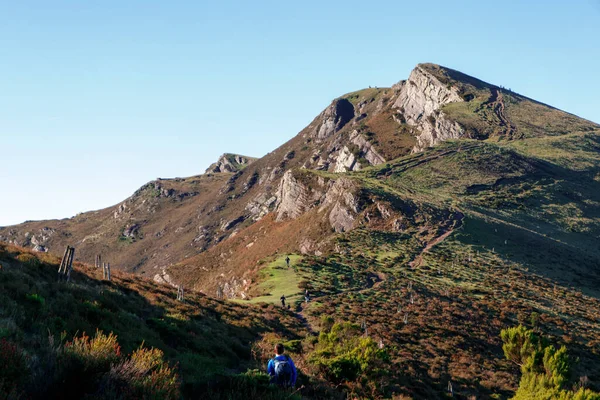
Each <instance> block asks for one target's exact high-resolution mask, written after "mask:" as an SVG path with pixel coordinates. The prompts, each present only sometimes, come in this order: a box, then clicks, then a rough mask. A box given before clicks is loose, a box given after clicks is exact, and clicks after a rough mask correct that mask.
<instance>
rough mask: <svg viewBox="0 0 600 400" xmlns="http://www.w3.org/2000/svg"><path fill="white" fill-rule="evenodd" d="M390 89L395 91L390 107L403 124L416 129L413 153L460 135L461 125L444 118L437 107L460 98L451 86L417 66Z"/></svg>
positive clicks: (462, 132) (457, 100)
mask: <svg viewBox="0 0 600 400" xmlns="http://www.w3.org/2000/svg"><path fill="white" fill-rule="evenodd" d="M393 88H394V89H395V90H397V91H399V94H398V97H397V99H396V101H395V102H394V105H393V107H394V108H396V109H398V110H399V111H400V112H401V113H402V115H403V117H404V119H405V120H406V123H407V124H409V125H412V126H415V127H416V128H417V129H418V130H419V131H420V134H419V135H418V136H417V144H416V145H415V147H414V148H413V152H417V151H422V150H424V149H425V148H427V147H430V146H433V145H435V144H438V143H440V142H443V141H444V140H448V139H458V138H460V137H462V136H463V135H464V130H463V128H462V127H461V126H460V125H459V124H458V123H456V122H454V121H450V120H449V119H447V118H446V115H445V114H444V113H443V112H442V110H441V107H442V106H443V105H445V104H448V103H453V102H461V101H463V99H462V98H461V97H460V96H459V94H458V91H457V89H456V88H455V87H448V86H446V85H444V84H443V83H442V82H440V81H439V80H438V79H437V78H436V77H435V76H433V75H432V74H431V73H429V72H427V71H426V70H425V69H424V68H423V67H422V66H420V65H417V67H416V68H415V69H414V70H413V71H412V72H411V73H410V77H409V78H408V80H406V81H401V82H400V83H398V84H396V85H394V87H393Z"/></svg>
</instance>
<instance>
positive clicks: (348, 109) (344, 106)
mask: <svg viewBox="0 0 600 400" xmlns="http://www.w3.org/2000/svg"><path fill="white" fill-rule="evenodd" d="M319 117H320V119H321V120H322V122H321V124H320V125H319V126H317V127H316V128H315V129H314V131H313V136H314V137H315V138H316V139H317V140H318V141H319V140H324V139H326V138H328V137H330V136H331V135H333V134H334V133H335V132H337V131H339V130H340V129H342V128H343V127H344V125H346V124H347V123H348V122H350V120H351V119H352V118H354V106H353V105H352V103H350V101H348V100H347V99H337V100H335V101H334V102H333V103H332V104H331V105H330V106H329V107H327V108H326V109H325V111H323V112H322V113H321V115H320V116H319Z"/></svg>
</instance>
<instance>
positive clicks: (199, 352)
mask: <svg viewBox="0 0 600 400" xmlns="http://www.w3.org/2000/svg"><path fill="white" fill-rule="evenodd" d="M58 262H59V260H58V259H57V258H54V257H52V256H50V255H47V254H42V255H41V256H40V255H38V254H32V253H30V252H28V251H26V250H24V249H22V248H17V247H13V246H6V245H0V263H1V265H2V268H1V270H0V338H5V339H8V340H10V341H12V342H15V343H17V344H18V345H19V346H20V347H21V348H23V349H24V350H25V351H26V353H27V354H29V355H30V356H34V355H35V354H37V353H38V352H40V351H41V350H40V349H44V348H46V347H48V340H49V339H48V337H49V335H52V336H54V337H55V338H56V340H58V338H59V337H61V336H63V337H66V338H67V339H69V338H72V337H73V336H74V335H76V334H81V333H82V332H87V333H88V334H93V333H94V332H95V331H96V329H100V330H102V331H104V332H114V333H115V334H116V335H117V336H118V340H119V343H120V345H121V346H122V348H123V352H124V353H130V352H131V351H133V350H135V349H136V348H138V347H139V346H140V344H142V342H143V343H144V344H145V345H146V346H148V347H157V348H160V349H162V350H163V351H164V352H165V356H166V357H167V359H168V360H169V361H170V362H171V363H172V364H173V365H177V369H178V372H179V374H180V376H181V377H182V387H183V392H184V394H185V395H186V397H197V396H198V395H199V394H200V393H203V391H205V390H206V389H207V388H208V387H209V386H212V387H214V386H215V385H218V384H219V381H223V380H224V379H226V377H228V376H232V375H235V374H236V373H241V372H244V371H246V370H247V369H248V368H255V367H257V366H259V365H257V364H256V361H255V359H254V358H253V356H252V354H253V351H252V347H253V346H254V343H255V342H257V341H258V340H260V338H261V337H262V335H263V334H265V333H271V332H279V333H280V334H281V335H285V336H286V337H288V338H289V339H296V338H300V337H303V336H304V335H305V333H304V332H303V328H302V326H301V324H299V322H298V321H297V319H296V318H295V317H294V316H293V315H291V314H290V313H285V312H284V311H283V310H281V308H280V307H274V306H272V305H266V304H263V305H262V306H260V307H256V306H246V305H239V304H233V303H230V302H223V301H218V300H215V299H212V298H209V297H206V296H204V295H199V294H196V293H193V292H189V293H187V294H186V297H185V301H184V302H179V301H176V296H175V294H176V293H175V292H176V290H175V289H174V288H172V287H169V286H163V285H156V284H155V283H153V282H151V281H147V280H145V279H143V278H140V277H137V276H134V275H131V274H126V273H120V272H118V271H114V272H113V279H112V281H111V282H106V281H102V280H101V279H100V278H101V276H100V275H101V272H100V271H98V270H96V269H93V268H90V267H88V266H86V265H83V264H79V263H76V264H75V272H74V274H73V275H72V283H71V284H64V283H57V282H56V276H57V275H56V271H57V269H58ZM63 332H64V334H63V335H61V334H62V333H63ZM31 364H32V368H33V369H35V368H36V361H35V358H32V361H31ZM261 366H262V365H261ZM36 385H37V386H39V383H36ZM0 394H1V393H0Z"/></svg>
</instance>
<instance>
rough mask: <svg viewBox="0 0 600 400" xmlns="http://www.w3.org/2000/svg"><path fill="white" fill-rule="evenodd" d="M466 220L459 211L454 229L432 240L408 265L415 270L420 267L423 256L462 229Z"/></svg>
mask: <svg viewBox="0 0 600 400" xmlns="http://www.w3.org/2000/svg"><path fill="white" fill-rule="evenodd" d="M464 218H465V215H464V214H463V213H462V212H460V211H458V212H457V213H456V218H455V219H454V224H453V225H452V227H451V228H450V229H448V230H447V231H446V232H444V233H443V234H441V235H440V236H437V237H435V238H433V239H432V240H430V241H429V242H427V244H426V245H425V247H424V248H423V250H421V252H420V253H419V255H418V256H416V257H415V258H414V260H412V261H410V262H409V263H408V265H409V266H410V267H411V268H413V269H415V268H418V267H420V266H421V264H422V263H423V255H424V254H425V253H427V252H429V250H431V249H432V248H433V246H435V245H436V244H439V243H441V242H443V241H444V239H446V238H447V237H448V236H450V235H451V234H452V233H453V232H454V231H455V230H456V229H458V228H460V227H461V226H462V222H463V219H464Z"/></svg>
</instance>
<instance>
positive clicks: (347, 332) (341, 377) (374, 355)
mask: <svg viewBox="0 0 600 400" xmlns="http://www.w3.org/2000/svg"><path fill="white" fill-rule="evenodd" d="M361 333H362V331H361V329H360V327H359V326H358V325H355V324H352V323H350V322H343V323H335V324H334V325H333V326H332V327H331V330H330V331H328V332H326V331H323V332H321V334H320V335H319V341H318V343H317V345H316V348H315V352H314V353H313V354H312V355H311V357H310V361H311V362H312V363H313V364H314V365H315V366H317V367H318V368H319V370H320V372H321V373H323V374H324V375H325V376H326V377H327V379H329V380H331V381H333V382H336V383H341V382H348V381H356V380H357V379H358V378H359V377H360V376H366V377H369V378H374V377H377V376H380V375H383V374H384V373H385V369H384V368H383V366H384V365H383V364H384V363H385V362H387V361H389V360H388V355H387V352H385V351H384V350H382V349H380V348H379V347H378V346H377V343H376V342H375V341H374V340H373V339H371V338H370V337H363V336H361Z"/></svg>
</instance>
